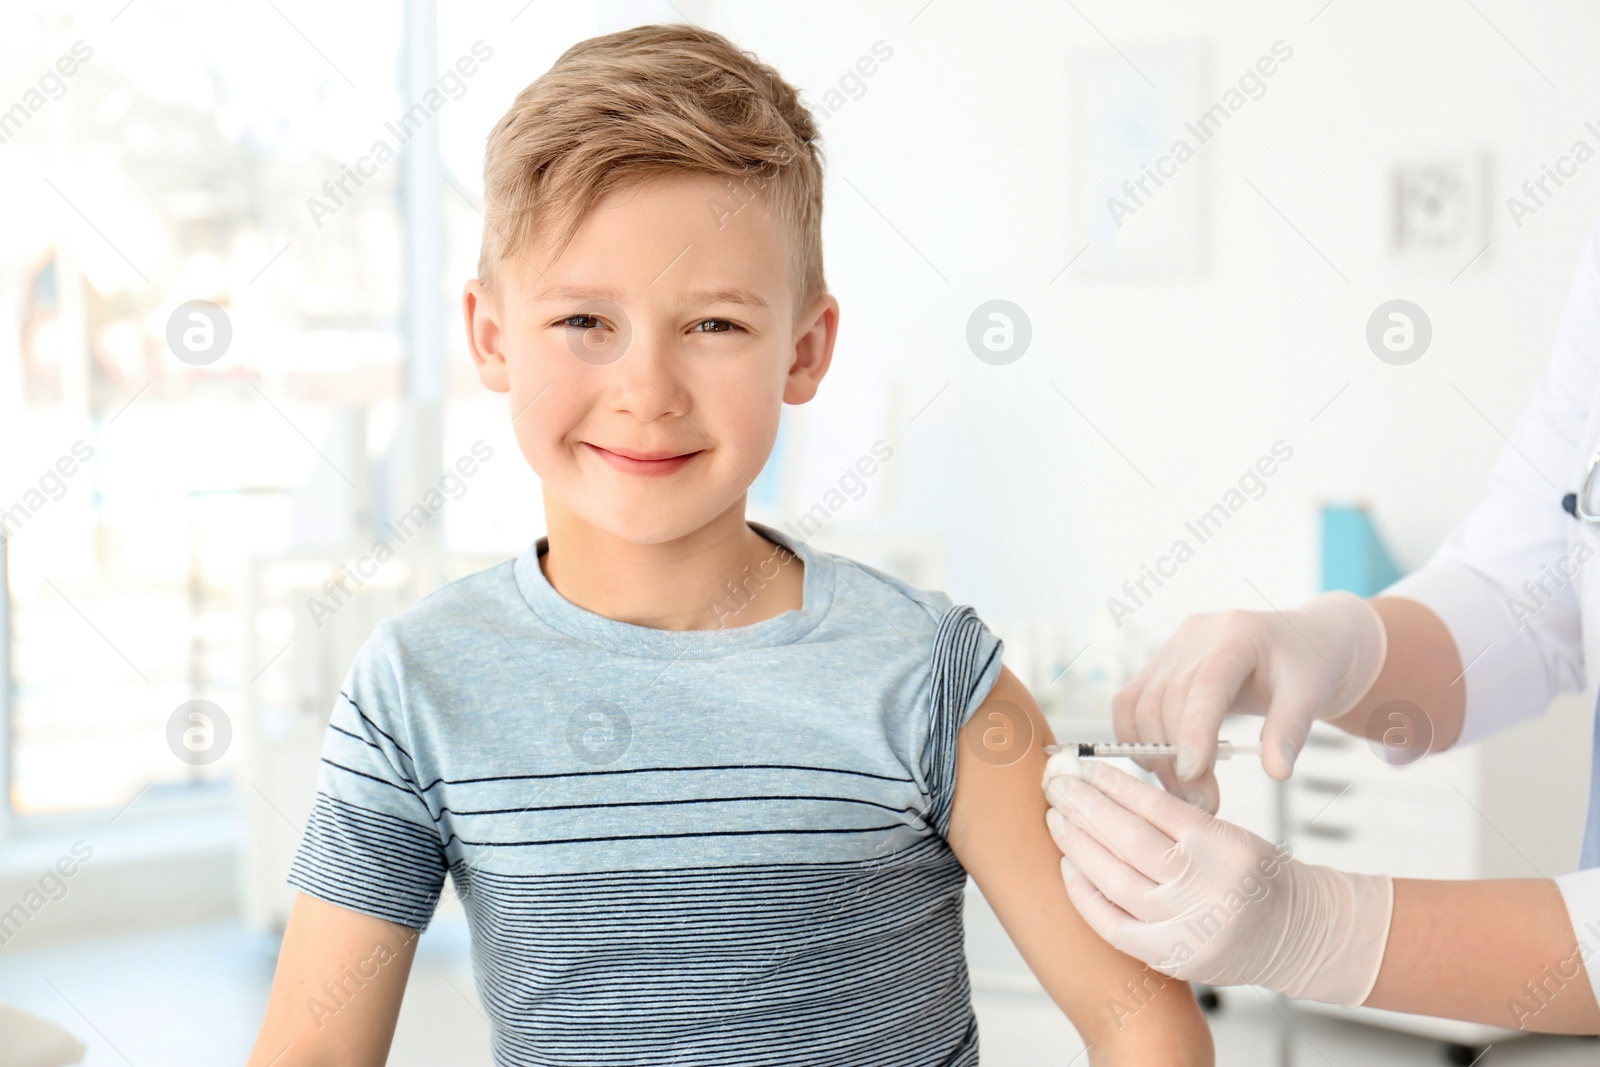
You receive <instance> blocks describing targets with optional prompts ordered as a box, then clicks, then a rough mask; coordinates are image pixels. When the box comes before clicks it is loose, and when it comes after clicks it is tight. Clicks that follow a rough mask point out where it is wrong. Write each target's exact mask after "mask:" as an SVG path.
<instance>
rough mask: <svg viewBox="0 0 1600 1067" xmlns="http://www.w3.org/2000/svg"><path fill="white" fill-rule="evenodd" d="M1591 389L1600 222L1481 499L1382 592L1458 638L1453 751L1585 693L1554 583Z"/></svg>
mask: <svg viewBox="0 0 1600 1067" xmlns="http://www.w3.org/2000/svg"><path fill="white" fill-rule="evenodd" d="M1597 388H1600V223H1597V224H1596V226H1595V227H1594V228H1592V229H1591V230H1590V231H1589V234H1588V236H1587V237H1586V238H1585V239H1584V242H1583V247H1582V249H1581V250H1580V252H1579V254H1578V264H1577V269H1576V271H1575V273H1574V276H1573V280H1572V285H1571V288H1570V290H1569V292H1568V294H1567V303H1566V308H1565V310H1564V311H1563V312H1562V316H1561V322H1560V326H1559V328H1558V330H1557V333H1556V340H1555V347H1554V351H1553V353H1552V355H1551V357H1550V362H1549V365H1548V366H1547V367H1546V368H1545V371H1544V373H1543V374H1542V375H1541V376H1540V378H1539V384H1538V388H1537V389H1536V390H1535V393H1534V398H1533V402H1532V403H1531V404H1529V405H1528V407H1527V409H1526V410H1525V411H1524V412H1523V413H1522V416H1521V418H1519V419H1518V420H1517V423H1516V426H1515V428H1514V429H1513V430H1512V432H1511V436H1510V439H1509V443H1508V444H1507V445H1506V447H1505V448H1504V449H1503V450H1502V451H1501V453H1500V455H1499V457H1498V458H1497V459H1496V461H1495V463H1494V466H1493V467H1492V468H1491V469H1490V472H1489V492H1488V495H1487V496H1486V497H1485V498H1484V499H1483V500H1482V501H1481V502H1480V503H1479V504H1478V506H1477V507H1476V508H1474V509H1473V511H1472V512H1471V513H1470V514H1469V515H1468V516H1467V518H1466V519H1465V520H1464V521H1462V523H1461V524H1460V525H1459V526H1457V527H1456V528H1455V529H1454V530H1453V531H1452V532H1451V533H1450V536H1449V537H1448V538H1447V539H1446V541H1445V543H1444V544H1443V545H1442V546H1441V547H1440V549H1439V551H1438V552H1437V553H1436V554H1435V555H1434V557H1433V558H1432V559H1431V560H1429V562H1428V563H1427V565H1426V566H1424V567H1423V568H1422V569H1421V570H1419V571H1417V572H1415V573H1413V574H1410V575H1408V576H1406V577H1405V578H1402V579H1401V580H1400V581H1399V582H1397V583H1395V584H1394V585H1392V586H1390V587H1389V589H1388V590H1386V595H1389V596H1399V597H1405V598H1407V599H1410V600H1415V601H1419V602H1421V603H1422V604H1424V605H1426V606H1427V607H1429V608H1431V609H1432V610H1433V611H1434V613H1435V614H1437V615H1438V616H1439V618H1440V619H1441V620H1443V622H1444V624H1445V626H1446V627H1448V628H1449V630H1450V633H1451V636H1452V637H1453V638H1454V639H1455V643H1456V648H1457V649H1458V650H1459V651H1460V653H1461V662H1462V665H1463V666H1464V667H1465V668H1466V672H1465V675H1464V677H1463V679H1462V681H1463V684H1465V686H1466V717H1465V721H1464V724H1463V729H1462V734H1461V743H1467V742H1471V741H1476V740H1479V739H1481V738H1483V737H1486V736H1488V735H1489V734H1492V733H1494V732H1496V731H1498V730H1501V729H1504V728H1506V727H1508V726H1511V725H1513V724H1514V723H1516V722H1519V721H1521V720H1522V719H1526V718H1530V717H1532V716H1535V715H1538V714H1540V713H1541V712H1543V711H1544V709H1545V708H1546V707H1547V706H1548V705H1549V703H1550V700H1551V698H1552V697H1554V696H1555V694H1556V693H1557V692H1560V691H1563V690H1577V689H1581V688H1582V686H1583V641H1582V632H1581V619H1580V613H1579V609H1578V598H1577V596H1576V590H1575V584H1574V582H1572V581H1571V580H1566V579H1565V578H1563V577H1562V575H1563V572H1566V573H1567V574H1568V576H1569V577H1570V574H1571V573H1572V572H1573V570H1574V568H1575V566H1576V565H1577V563H1579V562H1582V560H1577V559H1575V551H1576V550H1575V549H1574V548H1573V547H1572V546H1571V545H1570V543H1569V540H1568V538H1569V535H1570V534H1571V533H1572V531H1573V529H1574V519H1573V518H1572V517H1571V516H1570V515H1568V514H1567V513H1566V512H1565V511H1564V510H1562V508H1561V498H1562V496H1563V495H1564V494H1566V493H1568V492H1572V491H1574V490H1576V489H1577V488H1578V484H1577V482H1578V479H1579V478H1580V477H1581V476H1582V472H1583V470H1584V468H1585V467H1586V465H1587V462H1586V461H1587V458H1588V455H1589V452H1590V449H1591V446H1592V442H1589V441H1586V440H1584V434H1585V429H1586V426H1587V423H1588V417H1589V413H1590V406H1591V402H1592V400H1593V398H1594V397H1595V395H1596V391H1597ZM1453 399H1456V400H1457V402H1462V401H1461V399H1460V398H1453ZM1469 415H1470V413H1469ZM1581 532H1582V536H1585V537H1588V538H1590V539H1591V543H1590V545H1589V546H1588V547H1587V549H1586V554H1585V555H1584V556H1583V559H1587V558H1589V555H1591V554H1594V553H1595V552H1596V549H1595V545H1596V544H1600V542H1595V541H1593V538H1594V531H1593V530H1592V529H1589V528H1588V527H1584V528H1583V529H1582V531H1581ZM1591 565H1593V566H1600V563H1595V564H1591ZM1541 586H1542V588H1541Z"/></svg>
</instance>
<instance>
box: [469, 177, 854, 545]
mask: <svg viewBox="0 0 1600 1067" xmlns="http://www.w3.org/2000/svg"><path fill="white" fill-rule="evenodd" d="M745 195H746V196H747V197H749V196H751V195H752V194H750V193H748V192H746V193H745ZM754 196H755V197H756V199H755V200H754V201H753V202H750V203H748V204H747V205H746V206H745V207H744V208H743V209H742V210H739V201H738V200H736V199H733V197H732V196H731V194H730V193H729V192H728V190H727V188H726V186H725V183H724V182H723V181H722V180H721V179H717V178H712V177H710V176H706V175H671V176H668V177H661V178H656V179H653V180H651V181H649V182H648V183H646V184H643V185H638V186H634V187H631V188H628V189H624V190H621V191H619V192H617V193H613V194H612V195H610V196H608V197H607V198H606V199H605V200H604V201H602V202H601V203H600V204H599V205H598V206H597V207H596V208H595V210H594V211H592V212H591V213H590V215H589V217H588V218H586V219H585V220H584V222H583V225H582V226H581V227H580V228H579V230H578V232H577V234H576V235H575V236H574V237H573V239H572V241H571V243H570V244H569V245H568V246H567V248H566V249H565V251H564V252H563V253H562V255H561V258H560V259H559V260H557V261H555V262H554V263H552V262H550V260H549V249H548V246H547V244H546V243H545V241H544V240H543V239H542V238H541V239H537V240H535V241H533V242H531V243H530V244H529V246H528V247H527V249H525V250H524V251H523V252H522V253H521V254H513V255H511V256H510V257H508V258H507V259H506V260H505V261H504V262H503V263H501V264H500V274H499V278H498V281H497V284H496V288H495V291H494V292H493V293H489V292H486V291H485V290H484V288H483V286H482V285H481V283H480V282H478V281H477V280H476V279H474V280H472V281H470V282H468V283H467V288H466V293H465V295H464V301H463V302H464V307H465V311H466V316H467V332H468V339H469V343H470V345H471V348H472V353H473V360H474V362H475V363H476V364H477V367H478V374H479V377H480V378H482V380H483V383H484V384H485V385H486V386H488V387H489V388H490V389H493V390H495V391H496V392H502V393H509V394H510V401H511V405H510V406H511V413H512V416H513V418H514V426H515V430H516V436H517V443H518V445H519V446H520V447H521V449H522V454H523V455H524V456H525V457H527V460H528V463H529V464H530V465H531V466H532V467H533V469H534V472H535V473H537V474H538V476H539V479H540V481H541V482H542V483H543V487H544V494H545V506H546V510H547V512H548V511H550V510H551V509H552V508H560V509H564V510H565V511H566V512H567V513H569V515H570V517H573V518H576V519H578V520H581V521H582V522H584V523H587V524H588V525H590V526H593V527H595V528H597V529H600V530H603V531H605V532H606V533H609V534H611V535H612V536H614V537H617V538H619V539H621V540H625V541H630V542H635V543H639V544H656V543H660V542H664V541H671V540H674V539H676V538H680V537H683V536H685V535H687V534H690V533H693V532H694V531H695V530H698V529H699V528H701V527H702V526H705V525H706V524H707V523H709V522H710V521H711V520H713V519H714V518H716V517H718V516H719V515H723V514H724V513H727V512H729V511H730V510H731V509H735V508H737V512H738V514H739V516H740V519H741V521H742V516H743V501H744V495H745V492H746V490H747V489H748V488H749V485H750V480H751V479H753V478H755V476H756V475H757V474H758V473H759V472H760V470H761V468H762V466H763V465H764V464H765V463H766V461H767V457H768V456H769V455H770V454H771V452H772V444H773V441H774V439H775V438H776V436H777V432H778V416H779V412H780V411H781V408H782V405H783V404H784V403H790V404H803V403H805V402H806V401H808V400H810V399H811V397H812V396H814V395H815V394H816V390H817V385H818V383H819V382H820V381H821V379H822V376H823V374H824V373H825V372H826V370H827V367H828V361H829V359H830V357H831V355H832V351H833V342H834V336H835V333H836V330H837V328H838V302H837V301H836V300H834V299H833V298H832V297H831V296H829V297H823V298H822V299H821V300H819V301H817V302H816V304H815V305H814V306H813V307H811V308H807V309H803V313H798V312H799V311H800V310H801V309H797V308H796V307H795V293H794V285H793V284H792V282H791V279H790V276H789V269H788V259H789V257H788V242H789V239H788V234H787V231H786V230H785V229H783V228H782V227H781V225H780V224H779V223H778V222H777V221H776V220H773V219H769V218H768V217H767V213H766V211H765V210H764V209H765V207H766V203H765V201H763V200H762V199H761V194H760V193H759V192H757V193H755V194H754ZM713 208H715V210H713ZM719 219H720V222H721V225H720V226H719V224H718V223H719ZM554 517H555V516H550V518H552V519H553V518H554Z"/></svg>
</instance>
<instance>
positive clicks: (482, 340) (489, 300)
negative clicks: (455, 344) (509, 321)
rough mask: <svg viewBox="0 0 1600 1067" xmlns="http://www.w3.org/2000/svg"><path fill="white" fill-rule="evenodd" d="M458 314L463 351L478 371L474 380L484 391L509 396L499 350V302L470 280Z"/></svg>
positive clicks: (508, 379) (502, 334) (502, 336)
mask: <svg viewBox="0 0 1600 1067" xmlns="http://www.w3.org/2000/svg"><path fill="white" fill-rule="evenodd" d="M502 284H504V280H503V279H502ZM461 311H462V314H463V315H464V316H465V317H466V320H467V350H468V351H469V352H471V353H472V362H473V363H474V364H475V365H476V366H477V368H478V379H479V380H480V381H482V382H483V384H484V386H485V387H486V388H488V389H492V390H494V391H495V392H497V393H509V392H510V391H511V375H510V372H509V371H508V370H507V368H506V357H505V352H503V351H502V350H501V348H500V345H501V342H502V341H503V340H504V339H505V331H504V330H503V329H502V328H501V326H502V323H501V315H502V311H501V308H500V302H499V301H498V300H497V299H496V298H495V295H494V294H493V293H491V292H490V291H489V290H488V289H487V288H486V287H485V286H484V284H483V282H481V281H479V280H478V279H477V278H473V279H470V280H469V281H468V282H467V285H466V288H465V289H464V290H463V291H462V293H461Z"/></svg>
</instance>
